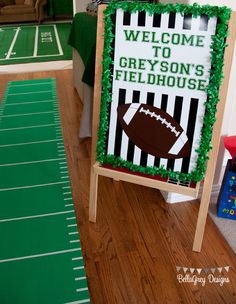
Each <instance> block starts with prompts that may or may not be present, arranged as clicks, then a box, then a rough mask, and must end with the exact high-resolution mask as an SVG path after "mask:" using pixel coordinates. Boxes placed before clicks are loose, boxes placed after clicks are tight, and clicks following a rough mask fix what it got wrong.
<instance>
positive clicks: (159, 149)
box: [117, 103, 190, 159]
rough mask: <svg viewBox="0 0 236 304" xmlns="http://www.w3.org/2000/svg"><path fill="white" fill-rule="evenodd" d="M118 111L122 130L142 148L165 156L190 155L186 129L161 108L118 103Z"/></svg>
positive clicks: (168, 157)
mask: <svg viewBox="0 0 236 304" xmlns="http://www.w3.org/2000/svg"><path fill="white" fill-rule="evenodd" d="M117 114H118V120H119V122H120V124H121V127H122V129H123V130H124V131H125V133H126V134H127V136H128V137H129V139H130V140H131V141H132V142H133V143H134V144H135V145H136V146H137V147H139V148H140V149H141V150H142V151H144V152H146V153H148V154H151V155H154V156H156V157H160V158H167V159H176V158H182V157H187V156H189V154H190V144H189V140H188V137H187V135H186V133H185V131H184V130H183V128H182V127H181V126H180V125H179V123H178V122H177V121H176V120H175V119H174V118H173V117H172V116H170V115H169V114H167V113H166V112H164V111H162V110H161V109H159V108H156V107H154V106H151V105H146V104H140V103H129V104H125V105H120V106H118V108H117Z"/></svg>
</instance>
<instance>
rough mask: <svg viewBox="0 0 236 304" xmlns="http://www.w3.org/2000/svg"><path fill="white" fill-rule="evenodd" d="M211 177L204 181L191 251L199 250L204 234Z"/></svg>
mask: <svg viewBox="0 0 236 304" xmlns="http://www.w3.org/2000/svg"><path fill="white" fill-rule="evenodd" d="M212 181H213V178H209V180H208V181H207V180H206V181H205V182H204V186H203V192H202V198H201V203H200V208H199V212H198V219H197V227H196V230H195V237H194V242H193V251H196V252H200V251H201V247H202V240H203V236H204V230H205V225H206V219H207V213H208V208H209V203H210V198H211V189H212Z"/></svg>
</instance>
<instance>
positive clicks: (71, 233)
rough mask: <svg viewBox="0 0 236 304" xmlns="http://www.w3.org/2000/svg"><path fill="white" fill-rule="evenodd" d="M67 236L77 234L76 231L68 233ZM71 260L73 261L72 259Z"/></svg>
mask: <svg viewBox="0 0 236 304" xmlns="http://www.w3.org/2000/svg"><path fill="white" fill-rule="evenodd" d="M68 234H69V235H73V234H78V231H73V232H69V233H68ZM72 260H73V259H72Z"/></svg>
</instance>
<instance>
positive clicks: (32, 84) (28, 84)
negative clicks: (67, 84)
mask: <svg viewBox="0 0 236 304" xmlns="http://www.w3.org/2000/svg"><path fill="white" fill-rule="evenodd" d="M42 84H52V82H36V83H26V84H20V85H19V84H18V85H17V84H11V83H10V84H9V88H13V87H14V88H17V87H25V86H27V87H29V86H35V85H42Z"/></svg>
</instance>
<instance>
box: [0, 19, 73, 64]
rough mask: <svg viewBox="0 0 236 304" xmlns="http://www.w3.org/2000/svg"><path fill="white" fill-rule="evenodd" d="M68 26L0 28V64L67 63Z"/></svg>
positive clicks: (69, 56) (68, 57) (68, 24)
mask: <svg viewBox="0 0 236 304" xmlns="http://www.w3.org/2000/svg"><path fill="white" fill-rule="evenodd" d="M70 28H71V24H70V23H58V24H48V25H47V24H43V25H19V26H17V25H16V26H12V27H6V26H2V27H0V45H1V49H0V64H1V65H5V64H16V63H29V62H45V61H54V60H71V58H72V48H71V47H70V46H69V45H68V43H67V41H68V37H69V32H70Z"/></svg>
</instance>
